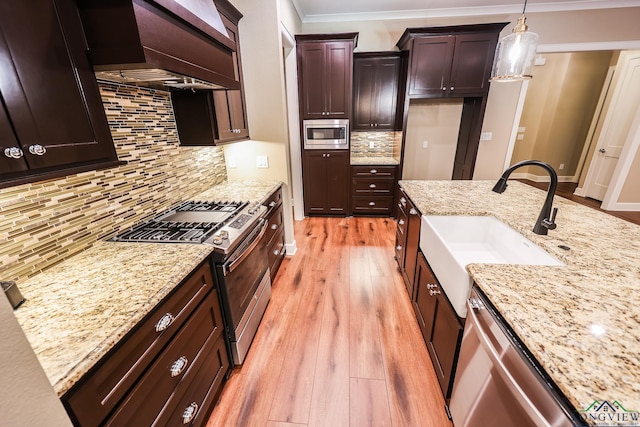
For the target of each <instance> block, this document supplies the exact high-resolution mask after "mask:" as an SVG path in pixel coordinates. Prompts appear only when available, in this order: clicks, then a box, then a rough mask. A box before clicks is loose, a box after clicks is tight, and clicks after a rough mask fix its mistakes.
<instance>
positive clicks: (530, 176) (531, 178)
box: [509, 172, 576, 182]
mask: <svg viewBox="0 0 640 427" xmlns="http://www.w3.org/2000/svg"><path fill="white" fill-rule="evenodd" d="M509 178H510V179H527V180H529V181H533V182H550V181H551V178H549V176H548V175H534V174H532V173H527V172H519V173H512V174H511V176H509ZM558 182H576V177H575V176H571V175H562V176H558Z"/></svg>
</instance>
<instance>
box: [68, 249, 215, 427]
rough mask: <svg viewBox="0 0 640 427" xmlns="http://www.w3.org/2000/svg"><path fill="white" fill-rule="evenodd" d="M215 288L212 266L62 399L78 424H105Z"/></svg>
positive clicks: (197, 274)
mask: <svg viewBox="0 0 640 427" xmlns="http://www.w3.org/2000/svg"><path fill="white" fill-rule="evenodd" d="M213 288H214V282H213V277H212V275H211V266H210V264H209V263H208V262H207V263H204V264H203V265H202V266H201V267H200V268H198V269H197V270H196V271H195V272H194V273H193V274H192V275H190V276H189V277H188V278H187V279H186V280H185V281H184V282H183V283H182V284H181V285H179V286H177V287H176V289H175V290H174V291H173V292H172V293H171V294H170V295H169V296H168V297H167V298H166V299H165V300H164V301H163V302H162V303H160V304H159V305H158V306H157V307H156V308H155V309H154V310H153V311H151V312H150V313H149V314H148V315H147V316H146V317H145V319H144V320H142V321H141V322H140V323H139V324H138V325H136V326H135V327H134V328H133V329H132V331H131V332H129V333H128V334H127V335H126V336H125V337H124V338H123V339H122V340H121V341H120V343H119V344H118V345H116V347H115V348H113V349H112V350H111V351H110V352H109V353H107V355H106V356H105V357H104V358H103V359H102V361H101V362H98V364H97V365H96V367H95V368H93V369H92V370H91V371H89V373H87V374H86V375H85V377H84V378H83V379H81V380H80V381H79V382H78V384H77V385H76V386H75V387H74V388H72V389H71V390H70V391H69V392H68V393H67V394H66V395H65V396H63V398H62V400H63V403H64V404H65V406H66V407H67V411H68V412H69V413H70V414H71V415H72V418H74V419H75V421H76V422H77V424H79V425H82V426H95V425H98V424H100V423H101V422H102V420H104V418H105V417H106V416H107V414H109V413H110V412H111V411H112V410H113V408H114V407H115V406H116V404H117V403H118V402H119V401H120V400H122V398H123V397H124V396H125V395H126V394H127V392H128V391H129V390H130V389H131V387H132V386H133V385H134V383H135V382H136V381H137V380H138V378H139V377H140V376H141V375H142V374H143V372H144V371H145V370H146V369H147V367H148V366H149V364H150V363H151V362H152V361H153V359H155V357H156V356H157V355H158V353H159V352H160V351H161V350H162V348H164V347H165V345H166V344H167V343H168V342H169V340H170V339H171V337H173V336H174V335H175V334H176V332H177V331H178V330H179V329H180V327H181V326H182V325H183V324H184V322H185V321H186V320H187V318H188V317H189V315H191V313H193V311H194V309H195V308H196V307H197V306H198V304H199V303H200V302H201V301H202V300H203V299H204V298H205V296H206V295H207V293H209V292H210V291H211V290H212V289H213Z"/></svg>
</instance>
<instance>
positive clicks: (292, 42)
mask: <svg viewBox="0 0 640 427" xmlns="http://www.w3.org/2000/svg"><path fill="white" fill-rule="evenodd" d="M280 34H281V35H282V40H283V41H285V42H286V45H285V44H284V43H283V44H282V46H283V47H284V48H285V49H295V47H296V38H295V37H293V36H292V35H291V33H290V32H289V30H288V29H287V27H285V26H284V24H283V23H282V22H281V23H280Z"/></svg>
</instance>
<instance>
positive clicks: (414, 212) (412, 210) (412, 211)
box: [409, 208, 418, 215]
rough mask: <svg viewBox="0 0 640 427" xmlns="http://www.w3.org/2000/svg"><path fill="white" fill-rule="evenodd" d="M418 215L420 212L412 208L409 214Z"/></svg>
mask: <svg viewBox="0 0 640 427" xmlns="http://www.w3.org/2000/svg"><path fill="white" fill-rule="evenodd" d="M417 213H418V211H417V210H415V209H413V208H411V209H410V210H409V214H411V215H416V214H417Z"/></svg>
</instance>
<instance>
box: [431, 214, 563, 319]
mask: <svg viewBox="0 0 640 427" xmlns="http://www.w3.org/2000/svg"><path fill="white" fill-rule="evenodd" d="M420 249H422V252H423V253H424V256H425V257H426V258H427V261H428V262H429V265H430V266H431V269H432V270H433V272H434V273H435V275H436V277H437V278H438V281H439V282H440V287H441V288H442V290H443V291H444V293H445V294H446V295H447V298H449V301H450V302H451V305H453V308H454V310H455V311H456V313H457V314H458V316H460V317H466V316H467V309H466V305H465V303H466V301H467V299H468V298H469V293H470V291H471V285H472V284H473V282H472V280H471V278H470V277H469V274H468V273H467V270H466V266H467V264H520V265H544V266H563V265H564V264H563V263H562V262H561V261H559V260H558V259H557V258H556V257H554V256H552V255H550V254H549V253H547V252H546V251H545V250H544V249H542V248H540V247H539V246H537V245H536V244H534V243H533V242H531V241H530V240H528V239H527V238H525V237H524V236H522V235H521V234H520V233H518V232H517V231H515V230H514V229H512V228H511V227H509V226H508V225H506V224H504V223H503V222H501V221H499V220H498V219H496V218H495V217H492V216H433V215H423V216H422V227H421V228H420Z"/></svg>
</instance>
